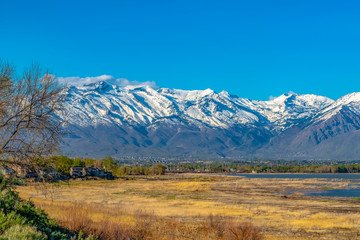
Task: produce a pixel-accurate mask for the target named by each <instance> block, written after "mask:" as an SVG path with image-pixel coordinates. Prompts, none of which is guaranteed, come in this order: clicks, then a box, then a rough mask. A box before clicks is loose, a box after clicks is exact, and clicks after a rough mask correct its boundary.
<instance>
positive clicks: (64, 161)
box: [54, 156, 74, 175]
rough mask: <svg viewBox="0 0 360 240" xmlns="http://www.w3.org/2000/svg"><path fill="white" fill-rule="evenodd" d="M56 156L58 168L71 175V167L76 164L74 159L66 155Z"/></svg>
mask: <svg viewBox="0 0 360 240" xmlns="http://www.w3.org/2000/svg"><path fill="white" fill-rule="evenodd" d="M54 158H55V160H56V170H57V171H59V172H61V173H63V174H66V175H69V174H70V168H71V167H72V166H73V165H74V161H73V160H72V159H71V158H68V157H66V156H58V157H54Z"/></svg>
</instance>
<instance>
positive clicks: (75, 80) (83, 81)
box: [57, 75, 158, 88]
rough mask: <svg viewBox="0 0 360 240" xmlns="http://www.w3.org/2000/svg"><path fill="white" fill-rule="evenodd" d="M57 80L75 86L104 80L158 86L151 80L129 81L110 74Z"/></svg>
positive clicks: (132, 84) (120, 83)
mask: <svg viewBox="0 0 360 240" xmlns="http://www.w3.org/2000/svg"><path fill="white" fill-rule="evenodd" d="M57 80H58V82H59V83H60V84H61V85H65V86H75V87H82V86H86V85H89V84H93V83H97V82H101V81H106V82H108V83H110V84H112V85H117V86H119V87H127V86H149V87H151V88H158V86H157V85H156V83H155V82H153V81H146V82H138V81H129V80H128V79H125V78H114V77H113V76H110V75H101V76H97V77H85V78H81V77H65V78H64V77H58V78H57Z"/></svg>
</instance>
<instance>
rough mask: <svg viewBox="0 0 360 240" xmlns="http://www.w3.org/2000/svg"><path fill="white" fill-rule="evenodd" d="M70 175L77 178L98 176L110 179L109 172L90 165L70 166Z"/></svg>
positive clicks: (110, 174)
mask: <svg viewBox="0 0 360 240" xmlns="http://www.w3.org/2000/svg"><path fill="white" fill-rule="evenodd" d="M70 177H72V178H78V177H99V178H106V179H112V178H113V176H112V173H111V172H105V171H104V170H103V169H100V168H97V167H94V166H90V167H71V168H70Z"/></svg>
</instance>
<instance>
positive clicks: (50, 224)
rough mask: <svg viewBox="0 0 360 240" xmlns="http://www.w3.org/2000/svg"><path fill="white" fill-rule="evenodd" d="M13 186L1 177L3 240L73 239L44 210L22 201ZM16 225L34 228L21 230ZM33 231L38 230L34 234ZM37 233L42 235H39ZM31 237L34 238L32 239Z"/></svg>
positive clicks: (1, 232)
mask: <svg viewBox="0 0 360 240" xmlns="http://www.w3.org/2000/svg"><path fill="white" fill-rule="evenodd" d="M11 186H12V185H11V182H10V181H8V180H7V179H5V178H4V177H3V176H0V234H3V235H2V236H1V237H2V238H1V239H44V238H36V236H37V237H41V236H43V234H45V235H46V236H47V237H48V238H50V239H70V238H71V234H70V232H69V231H67V230H66V229H63V228H61V227H60V226H58V224H57V223H56V222H55V221H54V220H52V219H49V218H48V216H47V215H46V214H45V212H44V211H43V210H41V209H38V208H35V206H34V205H33V204H32V203H31V202H28V201H24V200H22V199H20V197H19V196H18V194H17V193H16V192H14V191H13V190H12V187H11ZM16 225H20V226H32V228H25V229H19V228H18V227H15V226H16ZM31 229H36V230H34V231H35V232H34V231H33V230H31ZM37 231H40V232H41V233H42V234H40V235H38V234H37ZM17 234H19V235H17ZM27 234H29V235H27ZM45 235H44V236H45ZM6 236H18V238H17V237H14V238H6ZM22 236H24V237H22ZM26 236H29V238H26ZM31 236H33V237H34V238H30V237H31ZM45 239H46V238H45Z"/></svg>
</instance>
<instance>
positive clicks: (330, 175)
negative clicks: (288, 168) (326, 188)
mask: <svg viewBox="0 0 360 240" xmlns="http://www.w3.org/2000/svg"><path fill="white" fill-rule="evenodd" d="M228 175H231V176H241V177H246V178H300V179H311V178H323V179H334V180H336V179H343V180H359V181H360V173H321V174H316V173H310V174H306V173H305V174H301V173H248V174H228Z"/></svg>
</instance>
